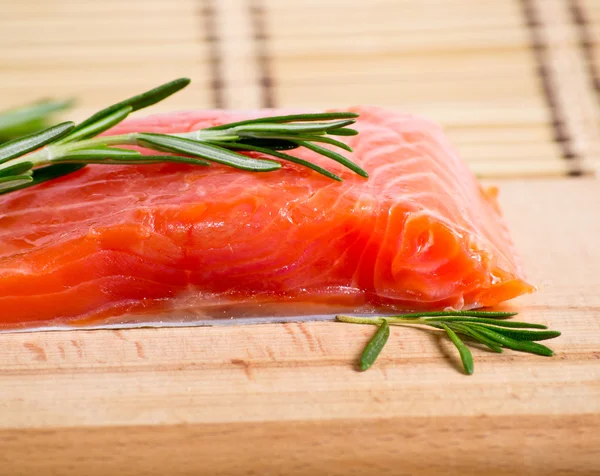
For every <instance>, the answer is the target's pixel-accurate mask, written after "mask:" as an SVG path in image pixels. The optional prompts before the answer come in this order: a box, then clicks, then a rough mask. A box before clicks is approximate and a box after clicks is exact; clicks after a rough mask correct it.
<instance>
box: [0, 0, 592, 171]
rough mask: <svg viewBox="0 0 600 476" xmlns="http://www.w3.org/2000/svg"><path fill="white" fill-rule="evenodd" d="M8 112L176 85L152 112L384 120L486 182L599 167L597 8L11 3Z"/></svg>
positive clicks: (221, 1)
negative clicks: (396, 115) (315, 113)
mask: <svg viewBox="0 0 600 476" xmlns="http://www.w3.org/2000/svg"><path fill="white" fill-rule="evenodd" d="M1 11H2V15H1V16H0V87H1V88H2V94H0V108H7V107H10V106H16V105H19V104H22V103H24V102H27V101H32V100H36V99H39V98H40V97H46V96H53V97H75V98H77V100H78V103H77V104H78V105H77V108H76V109H75V110H74V111H71V112H69V113H68V117H69V118H74V119H80V118H83V117H84V116H85V115H86V114H89V113H91V112H93V111H94V110H95V109H97V108H100V107H102V106H105V105H107V104H108V103H110V102H115V101H116V100H119V99H121V98H122V97H124V96H127V95H131V94H133V93H136V92H139V91H141V90H143V89H144V88H147V87H151V86H154V85H156V84H158V83H160V82H163V81H167V80H169V79H172V78H174V77H178V76H188V77H190V78H192V79H193V84H192V86H191V87H190V88H189V89H188V90H186V91H185V92H183V93H180V94H178V95H176V96H174V97H173V98H171V99H169V100H168V101H166V102H164V103H161V104H159V105H157V106H155V107H154V108H153V111H156V112H158V111H166V110H173V109H186V108H214V107H225V108H258V107H309V108H316V109H322V108H328V107H333V106H335V107H339V106H342V107H343V106H348V105H353V104H359V103H363V104H376V105H382V106H387V107H390V108H393V109H398V110H403V111H408V112H412V113H417V114H423V115H426V116H428V117H430V118H431V119H433V120H436V121H438V122H440V123H442V124H443V125H444V126H445V127H446V129H447V131H448V134H449V135H450V136H451V138H452V140H453V141H454V143H455V144H456V145H457V147H458V149H459V150H460V152H461V153H462V155H463V156H464V157H465V159H466V160H467V161H468V162H469V164H470V166H471V167H472V168H473V170H475V171H476V172H477V173H478V174H480V175H482V176H485V177H492V178H497V177H504V176H511V177H515V176H516V177H537V176H548V175H564V176H566V175H582V174H586V173H588V172H592V171H594V170H595V169H596V168H597V167H598V166H599V164H600V161H599V157H600V64H599V62H600V1H599V0H371V1H368V2H365V1H364V0H303V1H301V2H293V1H284V0H168V1H167V0H143V1H142V0H103V1H102V2H91V1H81V2H77V1H75V0H20V1H19V2H9V1H8V0H4V1H3V2H2V7H1Z"/></svg>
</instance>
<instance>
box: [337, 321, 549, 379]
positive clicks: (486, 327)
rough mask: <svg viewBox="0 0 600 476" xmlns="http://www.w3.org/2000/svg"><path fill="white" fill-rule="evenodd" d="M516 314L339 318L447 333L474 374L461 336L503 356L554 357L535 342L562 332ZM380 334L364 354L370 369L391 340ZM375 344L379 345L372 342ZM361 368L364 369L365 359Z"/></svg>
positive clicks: (467, 349)
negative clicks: (507, 353)
mask: <svg viewBox="0 0 600 476" xmlns="http://www.w3.org/2000/svg"><path fill="white" fill-rule="evenodd" d="M516 314H517V313H514V312H511V313H507V312H493V311H432V312H418V313H411V314H401V315H397V316H382V317H356V316H343V315H339V316H336V319H337V320H338V321H340V322H348V323H354V324H371V325H377V326H380V327H379V330H381V329H384V328H388V326H390V325H421V326H429V327H431V328H433V329H434V330H443V331H444V332H445V333H446V335H447V336H448V337H449V338H450V341H451V342H452V343H453V344H454V346H455V347H456V348H457V350H458V352H459V354H460V358H461V360H462V363H463V367H464V369H465V373H467V374H468V375H470V374H472V373H473V370H474V365H473V356H472V355H471V351H470V350H469V348H468V347H467V345H466V343H465V342H463V341H462V339H461V338H460V337H459V334H462V335H464V336H466V337H468V338H469V339H471V340H473V341H475V342H479V343H481V344H483V345H485V346H487V347H488V348H489V349H490V350H491V351H493V352H498V353H500V352H502V349H503V348H507V349H512V350H516V351H520V352H527V353H530V354H537V355H543V356H548V357H549V356H552V355H553V352H552V350H551V349H549V348H548V347H546V346H545V345H542V344H538V343H537V342H535V341H540V340H547V339H554V338H555V337H558V336H560V332H558V331H553V330H546V329H547V327H546V326H544V325H542V324H535V323H529V322H517V321H509V320H506V319H507V318H509V317H513V316H515V315H516ZM531 329H542V330H531ZM382 332H383V331H382ZM378 334H379V331H378V332H377V333H376V334H375V336H374V337H373V339H372V340H371V342H369V344H367V347H366V348H365V351H364V352H363V356H364V355H365V354H366V355H368V356H369V359H368V360H367V363H368V364H369V365H367V367H366V368H369V367H370V366H371V365H372V364H373V362H374V361H375V359H376V358H377V356H378V355H379V353H380V352H381V349H382V348H383V346H384V345H385V343H386V341H387V337H386V338H385V340H383V339H382V338H379V339H378V340H376V337H377V336H378ZM374 341H376V342H375V343H372V342H374ZM375 351H376V352H375ZM361 368H363V361H362V358H361ZM363 370H365V369H363Z"/></svg>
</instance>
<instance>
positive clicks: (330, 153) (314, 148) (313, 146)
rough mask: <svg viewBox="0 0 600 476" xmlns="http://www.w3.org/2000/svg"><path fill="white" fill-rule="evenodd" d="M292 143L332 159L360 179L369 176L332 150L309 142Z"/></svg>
mask: <svg viewBox="0 0 600 476" xmlns="http://www.w3.org/2000/svg"><path fill="white" fill-rule="evenodd" d="M294 142H296V144H298V145H299V146H302V147H306V148H307V149H310V150H312V151H313V152H316V153H317V154H320V155H324V156H325V157H329V158H330V159H333V160H335V161H336V162H339V163H340V164H342V165H345V166H346V167H348V168H349V169H350V170H352V171H353V172H355V173H357V174H358V175H360V176H361V177H365V178H367V177H368V176H369V174H368V173H367V172H366V171H365V170H363V169H362V168H361V167H360V166H359V165H357V164H355V163H354V162H352V161H351V160H349V159H347V158H346V157H344V156H343V155H340V154H338V153H337V152H334V151H332V150H329V149H326V148H325V147H321V146H320V145H316V144H312V143H310V142H306V141H303V140H298V141H294Z"/></svg>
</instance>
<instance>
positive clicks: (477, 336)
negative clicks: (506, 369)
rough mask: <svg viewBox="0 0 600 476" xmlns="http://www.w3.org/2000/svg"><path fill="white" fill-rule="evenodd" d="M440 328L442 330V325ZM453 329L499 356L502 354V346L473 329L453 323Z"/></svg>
mask: <svg viewBox="0 0 600 476" xmlns="http://www.w3.org/2000/svg"><path fill="white" fill-rule="evenodd" d="M440 328H442V326H441V324H440ZM452 328H453V329H454V330H455V331H456V332H460V333H461V334H464V335H466V336H469V337H471V338H472V339H474V340H476V341H477V342H480V343H481V344H483V345H485V346H486V347H487V348H488V349H490V350H491V351H492V352H496V353H498V354H501V353H502V347H501V346H499V345H498V344H497V343H496V342H494V341H493V340H492V339H488V338H487V337H486V336H484V335H483V334H481V333H479V332H477V331H476V330H475V329H473V328H472V327H470V326H463V325H462V324H460V323H459V322H453V323H452Z"/></svg>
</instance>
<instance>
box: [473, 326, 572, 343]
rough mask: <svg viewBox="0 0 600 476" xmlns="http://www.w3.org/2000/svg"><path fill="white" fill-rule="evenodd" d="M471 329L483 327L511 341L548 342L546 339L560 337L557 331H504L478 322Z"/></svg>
mask: <svg viewBox="0 0 600 476" xmlns="http://www.w3.org/2000/svg"><path fill="white" fill-rule="evenodd" d="M473 327H475V328H481V327H484V328H486V329H489V330H491V331H494V332H496V333H498V334H502V335H504V336H506V337H510V338H511V339H518V340H528V341H536V340H548V339H554V338H555V337H558V336H560V332H558V331H524V330H515V329H506V328H502V327H497V326H492V325H489V324H480V323H478V322H474V323H473Z"/></svg>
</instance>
